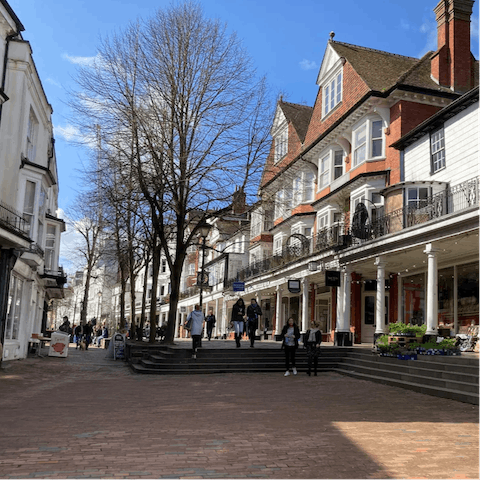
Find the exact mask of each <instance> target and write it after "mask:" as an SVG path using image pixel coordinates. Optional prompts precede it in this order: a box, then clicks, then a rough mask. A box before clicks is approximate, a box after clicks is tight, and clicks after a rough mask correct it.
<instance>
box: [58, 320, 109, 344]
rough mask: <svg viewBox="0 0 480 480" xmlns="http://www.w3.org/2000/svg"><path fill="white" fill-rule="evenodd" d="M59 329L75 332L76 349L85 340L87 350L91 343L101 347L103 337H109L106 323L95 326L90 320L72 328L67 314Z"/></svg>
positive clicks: (69, 333)
mask: <svg viewBox="0 0 480 480" xmlns="http://www.w3.org/2000/svg"><path fill="white" fill-rule="evenodd" d="M59 330H60V331H61V332H64V333H67V334H68V335H72V334H73V343H75V345H76V346H75V350H76V349H78V348H80V344H81V343H82V342H84V345H85V350H88V347H89V345H91V344H92V343H93V344H96V345H97V347H100V343H101V341H102V338H108V328H107V326H106V325H105V324H104V325H103V326H100V325H98V326H97V327H96V328H95V326H94V325H93V324H92V321H91V320H89V321H88V322H87V323H86V324H85V325H77V326H76V327H75V326H74V327H73V328H72V327H71V326H70V321H69V320H68V317H67V316H66V315H65V316H64V317H63V323H62V324H61V325H60V327H59Z"/></svg>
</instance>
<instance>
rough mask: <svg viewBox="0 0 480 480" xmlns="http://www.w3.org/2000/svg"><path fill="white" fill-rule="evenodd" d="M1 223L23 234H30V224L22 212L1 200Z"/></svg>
mask: <svg viewBox="0 0 480 480" xmlns="http://www.w3.org/2000/svg"><path fill="white" fill-rule="evenodd" d="M0 224H1V225H3V226H4V227H6V228H8V229H10V230H13V231H14V232H16V233H19V234H21V235H22V236H28V232H29V229H30V224H29V223H28V222H27V221H26V220H25V219H24V218H23V217H22V214H21V213H20V212H17V211H16V210H15V209H14V208H12V207H11V206H10V205H7V204H6V203H4V202H2V201H0Z"/></svg>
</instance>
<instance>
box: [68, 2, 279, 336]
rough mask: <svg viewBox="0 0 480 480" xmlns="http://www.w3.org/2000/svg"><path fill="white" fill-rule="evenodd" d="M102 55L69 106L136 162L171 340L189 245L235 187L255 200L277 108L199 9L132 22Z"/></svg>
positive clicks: (236, 48)
mask: <svg viewBox="0 0 480 480" xmlns="http://www.w3.org/2000/svg"><path fill="white" fill-rule="evenodd" d="M97 58H98V61H97V62H96V63H95V64H94V65H93V67H85V68H81V69H80V70H79V73H78V76H77V84H78V86H79V87H80V90H79V91H78V92H76V95H75V97H74V101H73V102H72V106H73V108H74V110H75V112H76V114H77V119H79V120H80V121H81V123H80V125H79V126H80V127H81V128H82V129H83V132H84V134H85V135H87V136H88V135H89V134H91V132H89V128H91V125H92V124H94V123H99V124H101V125H102V143H103V145H107V146H110V145H114V144H115V146H116V147H115V148H120V149H124V150H125V153H128V155H125V158H130V159H131V163H132V166H134V172H135V182H136V187H138V191H139V192H140V193H141V195H142V197H143V200H144V201H145V202H146V203H147V204H148V205H149V213H150V220H151V229H152V232H151V234H152V238H153V244H152V246H153V248H152V269H153V283H154V285H153V288H154V290H153V291H156V284H155V282H156V279H157V277H158V271H159V267H160V254H161V251H162V250H163V251H164V252H165V254H166V259H167V262H168V264H169V267H170V272H171V295H170V310H169V317H168V330H167V335H166V341H167V342H171V341H173V336H174V326H175V317H176V312H177V305H178V299H179V292H180V287H181V285H180V281H181V273H182V269H183V265H184V261H185V257H186V252H187V248H188V246H189V245H190V244H191V243H192V242H196V241H197V240H196V237H197V233H198V229H199V226H200V225H202V224H203V223H204V222H207V221H208V220H209V218H211V217H212V216H213V215H215V211H217V210H219V209H221V208H223V207H225V206H226V205H227V204H228V203H230V201H231V198H232V194H233V192H234V189H235V187H236V186H241V187H242V188H243V190H244V191H245V193H247V194H252V195H255V194H256V188H257V185H258V180H259V174H260V168H261V165H262V163H263V159H264V158H265V156H266V153H267V149H268V147H269V141H268V133H269V127H270V120H271V115H272V107H273V104H272V103H270V102H268V95H267V93H268V92H267V88H266V82H265V79H264V78H260V79H259V78H257V76H256V71H255V69H254V68H253V66H252V63H251V60H250V58H249V57H248V55H247V54H246V52H245V50H244V49H243V47H242V45H241V42H240V41H239V40H238V38H237V37H236V35H235V34H228V33H227V29H226V25H224V24H222V23H220V22H219V21H214V20H210V19H207V18H205V16H204V14H203V12H202V10H201V8H200V7H199V6H198V5H196V4H194V3H185V4H180V5H178V6H173V7H171V8H169V9H167V10H158V11H157V12H156V14H155V15H154V16H153V17H152V18H150V19H148V20H147V21H145V22H137V23H135V24H132V25H130V27H129V28H127V29H126V30H125V31H123V32H121V33H119V34H116V35H114V36H112V37H111V38H110V39H106V40H104V41H102V43H101V45H100V47H99V49H98V56H97ZM118 138H122V139H124V140H123V141H122V142H118ZM132 147H133V148H132ZM105 148H107V147H105ZM155 313H156V312H155V309H154V308H152V309H151V313H150V314H151V317H150V324H151V337H150V340H151V341H154V338H155V326H156V318H155Z"/></svg>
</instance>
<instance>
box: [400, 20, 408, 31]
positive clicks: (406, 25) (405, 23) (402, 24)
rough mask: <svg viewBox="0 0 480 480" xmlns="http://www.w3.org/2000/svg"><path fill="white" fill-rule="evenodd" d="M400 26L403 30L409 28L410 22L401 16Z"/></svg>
mask: <svg viewBox="0 0 480 480" xmlns="http://www.w3.org/2000/svg"><path fill="white" fill-rule="evenodd" d="M400 26H401V27H402V28H403V29H404V30H410V24H409V23H408V22H407V21H406V20H404V19H403V18H402V19H401V20H400Z"/></svg>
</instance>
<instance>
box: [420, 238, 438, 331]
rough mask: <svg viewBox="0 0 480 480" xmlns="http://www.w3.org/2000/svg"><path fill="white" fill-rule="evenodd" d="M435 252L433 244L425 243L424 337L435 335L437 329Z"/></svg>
mask: <svg viewBox="0 0 480 480" xmlns="http://www.w3.org/2000/svg"><path fill="white" fill-rule="evenodd" d="M437 252H438V250H437V249H435V248H434V247H433V244H431V243H427V246H426V247H425V250H424V251H423V253H426V254H427V257H428V260H427V267H428V271H427V331H426V332H425V333H426V335H436V334H437V327H438V270H437Z"/></svg>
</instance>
